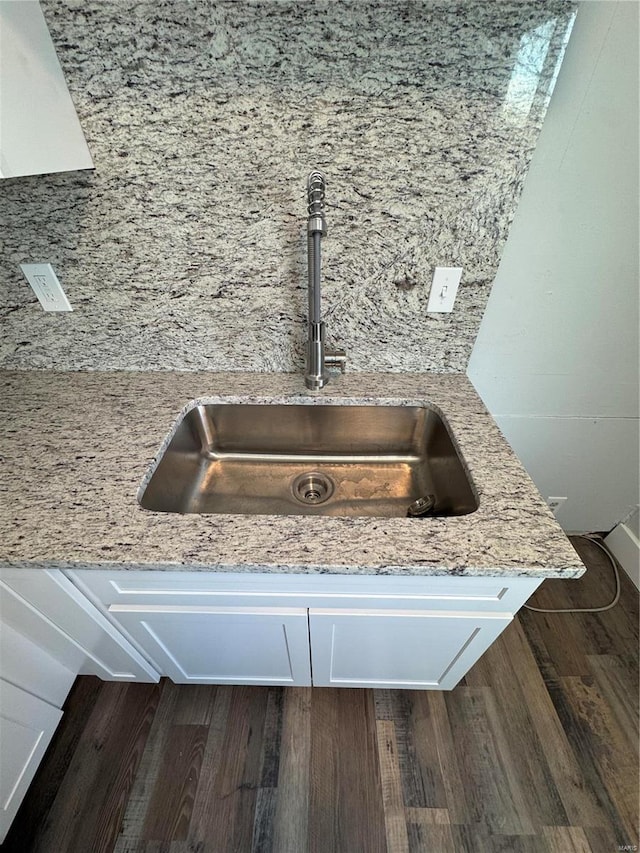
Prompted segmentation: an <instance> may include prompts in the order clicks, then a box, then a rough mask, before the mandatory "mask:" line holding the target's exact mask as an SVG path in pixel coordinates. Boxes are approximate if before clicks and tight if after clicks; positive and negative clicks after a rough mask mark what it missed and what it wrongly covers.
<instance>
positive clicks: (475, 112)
mask: <svg viewBox="0 0 640 853" xmlns="http://www.w3.org/2000/svg"><path fill="white" fill-rule="evenodd" d="M42 7H43V10H44V13H45V17H46V19H47V22H48V24H49V27H50V30H51V34H52V37H53V40H54V44H55V45H56V49H57V51H58V55H59V58H60V61H61V64H62V67H63V70H64V73H65V76H66V78H67V82H68V85H69V89H70V91H71V94H72V96H73V99H74V101H75V104H76V108H77V111H78V114H79V116H80V120H81V123H82V126H83V129H84V131H85V135H86V137H87V141H88V143H89V147H90V149H91V152H92V155H93V158H94V161H95V164H96V169H95V172H69V173H63V174H57V175H46V176H36V177H28V178H14V179H9V180H5V181H4V182H2V184H0V217H1V219H2V229H1V234H0V239H2V242H3V247H2V251H1V253H0V282H1V283H2V289H3V293H4V298H3V300H2V305H1V306H0V314H1V315H2V323H3V334H2V339H1V341H0V366H3V367H6V368H18V369H22V368H24V369H32V368H55V369H58V370H92V369H103V370H104V369H114V370H115V369H131V370H143V369H144V370H154V369H158V370H165V369H174V370H175V369H177V370H203V369H204V370H232V371H234V370H241V371H295V370H299V369H300V368H301V365H302V362H303V349H304V341H305V333H306V332H305V322H306V321H305V318H306V304H307V295H306V200H305V185H306V177H307V174H308V173H309V171H311V169H312V168H320V169H322V170H323V171H324V172H325V174H326V177H327V211H326V216H327V224H328V229H329V233H328V236H327V238H326V240H325V241H324V243H323V264H324V285H323V287H324V290H323V300H324V303H323V304H324V315H325V319H326V321H327V326H328V340H329V342H330V343H331V344H334V345H337V346H342V347H344V348H345V349H346V350H347V356H348V369H349V370H355V371H369V372H372V371H373V372H375V371H392V372H423V371H439V372H458V371H464V370H465V368H466V364H467V360H468V358H469V355H470V353H471V349H472V347H473V343H474V340H475V337H476V333H477V330H478V327H479V324H480V320H481V318H482V314H483V311H484V308H485V305H486V301H487V298H488V295H489V291H490V288H491V284H492V281H493V278H494V276H495V273H496V269H497V266H498V262H499V258H500V254H501V251H502V247H503V245H504V242H505V240H506V237H507V234H508V230H509V225H510V223H511V220H512V217H513V214H514V212H515V208H516V205H517V202H518V199H519V196H520V192H521V189H522V185H523V181H524V178H525V175H526V172H527V168H528V165H529V161H530V158H531V155H532V152H533V149H534V147H535V143H536V139H537V137H538V133H539V131H540V127H541V125H542V121H543V118H544V114H545V111H546V108H547V105H548V101H549V98H550V95H551V91H552V88H553V84H554V81H555V77H556V75H557V72H558V69H559V66H560V62H561V60H562V55H563V53H564V48H565V46H566V42H567V40H568V37H569V33H570V30H571V25H572V22H573V17H574V10H575V4H574V3H571V2H565V0H532V1H531V2H499V3H487V2H484V0H481V1H480V2H475V1H472V0H467V2H422V0H415V2H406V0H402V2H399V0H385V2H370V1H369V0H357V2H351V0H339V2H338V0H329V2H325V0H319V2H312V0H308V2H304V1H303V2H288V0H282V2H280V0H271V2H244V0H234V2H213V0H153V2H147V0H145V2H133V0H43V2H42ZM20 262H51V263H52V264H53V265H54V267H55V269H56V271H57V273H58V276H59V278H60V280H61V282H62V284H63V286H64V287H65V290H66V292H67V295H68V297H69V300H70V302H71V304H72V305H73V307H74V311H73V312H72V313H69V314H47V313H44V312H43V311H42V310H41V308H40V306H39V304H38V303H37V302H36V300H35V296H34V295H33V293H32V292H31V290H30V288H29V286H28V284H27V283H26V281H25V280H24V279H23V278H22V275H21V273H20V270H19V268H18V264H19V263H20ZM436 266H461V267H463V268H464V273H463V279H462V283H461V286H460V290H459V294H458V299H457V302H456V306H455V310H454V312H453V313H452V314H449V315H433V314H427V312H426V305H427V300H428V296H429V288H430V283H431V278H432V275H433V270H434V268H435V267H436Z"/></svg>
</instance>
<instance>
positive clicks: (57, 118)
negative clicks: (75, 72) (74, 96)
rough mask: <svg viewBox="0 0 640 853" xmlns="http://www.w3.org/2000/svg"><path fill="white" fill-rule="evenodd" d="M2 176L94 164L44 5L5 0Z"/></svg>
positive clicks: (0, 67)
mask: <svg viewBox="0 0 640 853" xmlns="http://www.w3.org/2000/svg"><path fill="white" fill-rule="evenodd" d="M0 36H1V37H0V42H1V50H0V77H1V79H2V98H0V126H1V127H2V134H1V136H0V178H14V177H16V176H18V175H44V174H48V173H50V172H66V171H68V170H72V169H93V161H92V159H91V154H90V152H89V149H88V148H87V143H86V141H85V138H84V134H83V132H82V128H81V127H80V122H79V120H78V116H77V114H76V110H75V107H74V104H73V101H72V100H71V95H70V94H69V90H68V89H67V84H66V81H65V79H64V75H63V73H62V69H61V67H60V63H59V62H58V57H57V56H56V51H55V47H54V46H53V42H52V40H51V36H50V34H49V29H48V27H47V23H46V21H45V19H44V15H43V14H42V10H41V8H40V4H39V3H36V2H33V0H32V2H27V3H24V2H23V3H15V2H9V0H0Z"/></svg>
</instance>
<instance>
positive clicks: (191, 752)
mask: <svg viewBox="0 0 640 853" xmlns="http://www.w3.org/2000/svg"><path fill="white" fill-rule="evenodd" d="M207 734H208V727H207V726H195V725H186V726H185V725H183V726H172V727H171V729H170V730H169V737H168V741H167V748H166V749H165V750H164V754H163V763H162V767H161V769H160V772H159V774H158V778H157V779H156V783H155V786H154V790H153V793H152V794H151V800H150V802H149V807H148V809H147V815H146V819H145V822H144V826H143V828H142V838H144V839H145V840H146V841H185V840H186V838H187V834H188V830H189V823H190V821H191V813H192V811H193V803H194V800H195V793H196V790H197V788H198V780H199V778H200V770H201V768H202V759H203V756H204V749H205V746H206V742H207Z"/></svg>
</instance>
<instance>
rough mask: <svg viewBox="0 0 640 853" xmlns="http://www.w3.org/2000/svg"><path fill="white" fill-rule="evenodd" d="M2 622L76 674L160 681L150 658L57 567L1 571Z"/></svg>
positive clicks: (0, 598)
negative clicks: (126, 637)
mask: <svg viewBox="0 0 640 853" xmlns="http://www.w3.org/2000/svg"><path fill="white" fill-rule="evenodd" d="M0 615H1V618H2V621H3V622H4V623H5V624H7V625H9V626H11V627H12V628H14V629H15V630H16V631H19V632H20V633H22V634H24V635H25V636H26V637H28V638H29V639H30V640H31V641H32V642H34V643H35V644H36V645H38V646H40V647H41V648H43V649H47V651H48V652H49V654H50V655H51V656H52V657H54V658H55V659H56V660H57V661H58V662H59V663H61V664H62V665H63V666H64V667H66V668H67V669H68V670H70V671H71V672H73V674H74V675H97V676H99V677H100V678H103V679H105V680H107V681H158V679H159V677H160V676H159V675H158V673H157V671H156V670H155V668H154V667H153V666H152V665H151V664H150V663H149V661H148V660H147V659H146V658H145V657H144V655H142V654H140V652H139V651H138V650H137V649H135V648H134V647H133V646H132V645H131V643H130V642H128V641H127V640H126V639H125V638H124V637H123V636H122V632H121V631H118V630H117V629H116V628H114V626H113V624H112V623H111V622H110V621H109V620H108V619H106V618H105V617H104V615H103V614H102V613H101V612H100V611H99V610H98V609H97V608H96V607H95V605H94V604H92V603H91V602H90V601H89V600H88V598H87V596H86V595H83V593H81V592H80V591H79V590H78V589H76V587H75V586H74V585H73V584H72V583H71V581H70V580H69V579H68V578H67V577H65V576H64V574H63V573H62V572H61V571H59V570H57V569H46V570H45V569H2V570H0Z"/></svg>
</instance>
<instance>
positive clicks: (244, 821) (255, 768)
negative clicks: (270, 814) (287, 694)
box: [189, 687, 268, 853]
mask: <svg viewBox="0 0 640 853" xmlns="http://www.w3.org/2000/svg"><path fill="white" fill-rule="evenodd" d="M267 699H268V689H267V688H264V687H238V688H235V689H234V690H233V692H232V693H231V702H230V705H229V711H228V715H227V719H226V726H225V730H224V736H223V739H222V741H221V742H220V743H219V747H220V749H219V753H218V765H217V767H216V768H215V769H214V771H213V775H214V779H213V786H212V787H209V793H210V799H209V800H208V801H207V802H205V803H203V802H202V801H201V800H199V809H198V810H196V808H195V804H194V810H193V817H192V821H191V827H190V830H189V836H190V840H191V841H192V842H198V841H202V842H204V843H205V849H206V850H207V851H211V852H212V853H223V851H226V850H229V851H231V850H233V851H237V853H242V851H247V853H249V851H251V846H252V841H253V826H254V821H255V811H256V800H257V791H258V789H259V787H260V770H261V767H260V758H261V754H262V732H263V727H264V720H265V713H266V706H267ZM196 827H197V828H196ZM196 833H197V834H196Z"/></svg>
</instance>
